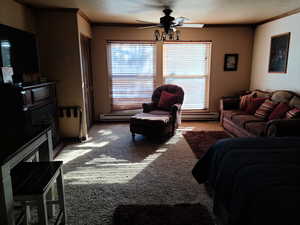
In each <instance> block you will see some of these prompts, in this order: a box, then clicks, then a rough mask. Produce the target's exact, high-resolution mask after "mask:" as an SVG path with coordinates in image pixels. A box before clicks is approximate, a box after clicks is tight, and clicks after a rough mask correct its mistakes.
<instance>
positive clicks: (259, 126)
mask: <svg viewBox="0 0 300 225" xmlns="http://www.w3.org/2000/svg"><path fill="white" fill-rule="evenodd" d="M266 124H267V122H251V123H246V124H245V129H246V130H247V131H248V132H250V133H251V134H254V135H256V136H263V135H264V131H265V127H266Z"/></svg>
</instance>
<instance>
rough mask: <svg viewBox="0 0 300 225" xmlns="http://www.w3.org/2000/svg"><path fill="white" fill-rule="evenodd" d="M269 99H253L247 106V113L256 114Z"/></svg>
mask: <svg viewBox="0 0 300 225" xmlns="http://www.w3.org/2000/svg"><path fill="white" fill-rule="evenodd" d="M267 99H268V98H253V99H252V100H251V101H250V102H249V104H248V105H247V108H246V110H245V112H246V113H248V114H254V113H255V112H256V110H257V109H258V107H259V106H260V105H261V104H262V103H264V101H266V100H267Z"/></svg>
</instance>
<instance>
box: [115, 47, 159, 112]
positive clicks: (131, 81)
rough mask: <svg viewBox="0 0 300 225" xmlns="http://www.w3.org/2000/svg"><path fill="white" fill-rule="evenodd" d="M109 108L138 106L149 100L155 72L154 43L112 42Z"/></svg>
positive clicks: (118, 108)
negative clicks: (110, 104) (110, 105)
mask: <svg viewBox="0 0 300 225" xmlns="http://www.w3.org/2000/svg"><path fill="white" fill-rule="evenodd" d="M110 57H111V58H110V65H111V68H110V71H111V80H112V89H111V96H112V109H113V110H123V109H137V108H141V106H142V103H144V102H149V101H150V100H151V96H152V92H153V87H154V76H155V66H154V65H155V59H154V58H155V46H154V45H153V44H146V43H145V44H144V43H111V44H110Z"/></svg>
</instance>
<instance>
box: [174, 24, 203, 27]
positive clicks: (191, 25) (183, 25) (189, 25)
mask: <svg viewBox="0 0 300 225" xmlns="http://www.w3.org/2000/svg"><path fill="white" fill-rule="evenodd" d="M180 27H188V28H203V27H204V24H201V23H194V24H192V23H185V24H182V25H181V26H180Z"/></svg>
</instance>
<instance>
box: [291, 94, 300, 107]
mask: <svg viewBox="0 0 300 225" xmlns="http://www.w3.org/2000/svg"><path fill="white" fill-rule="evenodd" d="M289 106H290V107H296V108H298V109H300V97H299V96H294V97H293V98H292V99H291V101H290V102H289Z"/></svg>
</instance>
